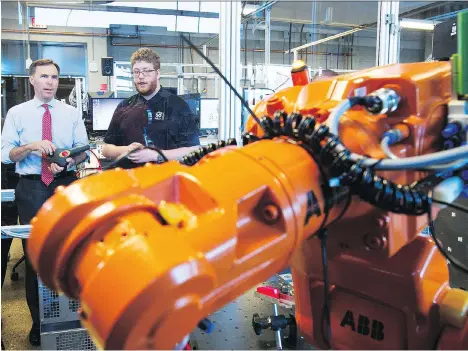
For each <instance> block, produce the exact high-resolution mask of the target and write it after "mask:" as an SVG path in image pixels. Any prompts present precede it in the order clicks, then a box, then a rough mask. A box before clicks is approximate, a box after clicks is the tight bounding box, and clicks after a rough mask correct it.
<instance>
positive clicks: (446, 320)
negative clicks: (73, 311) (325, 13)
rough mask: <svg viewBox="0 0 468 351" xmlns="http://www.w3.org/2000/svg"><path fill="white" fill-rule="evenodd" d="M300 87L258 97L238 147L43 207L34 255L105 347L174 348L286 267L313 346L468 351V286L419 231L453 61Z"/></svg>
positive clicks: (78, 185)
mask: <svg viewBox="0 0 468 351" xmlns="http://www.w3.org/2000/svg"><path fill="white" fill-rule="evenodd" d="M293 72H294V73H293V74H304V73H301V72H303V71H301V70H300V69H298V68H297V67H295V70H293ZM295 84H296V85H295V86H293V87H291V88H288V89H285V90H283V91H280V92H277V93H276V94H274V95H272V96H270V97H269V98H268V99H267V100H264V101H262V102H260V103H259V104H258V105H257V106H256V108H255V110H254V112H255V115H257V116H259V117H260V116H261V117H263V116H266V117H264V118H262V119H261V120H260V124H258V123H257V122H255V121H254V120H253V119H252V121H250V122H249V123H248V125H247V129H248V132H250V133H251V134H249V135H247V136H246V137H245V139H244V145H243V146H242V147H240V146H236V145H224V144H222V145H221V144H220V145H218V146H210V147H207V148H204V149H203V150H202V151H200V152H199V153H198V154H197V153H194V154H192V155H191V156H190V157H189V158H186V159H185V161H184V162H182V163H185V164H181V163H180V162H175V161H171V162H167V163H165V164H162V165H150V164H147V165H146V166H144V167H141V168H136V169H132V170H121V169H116V170H111V171H106V172H103V173H101V174H97V175H93V176H90V177H87V178H83V179H80V180H78V181H76V182H75V183H73V184H72V185H70V186H69V187H67V188H60V189H58V190H57V192H56V194H55V195H54V196H53V197H52V198H51V199H49V200H48V201H47V202H46V203H45V204H44V206H43V207H42V209H41V210H40V211H39V213H38V214H37V216H36V218H35V219H34V220H33V222H32V225H33V230H32V232H31V236H30V238H29V243H28V254H29V255H30V258H31V261H32V263H33V265H34V267H35V269H36V270H37V272H38V273H39V274H40V276H41V279H42V280H43V282H44V283H45V284H46V285H47V286H48V287H50V288H51V289H54V290H57V291H61V292H63V293H65V294H66V295H67V296H69V297H71V298H74V299H79V300H81V303H82V310H81V312H80V313H81V319H82V323H83V324H84V325H85V326H86V328H87V329H88V330H89V331H90V333H91V335H92V336H93V338H94V340H95V342H96V344H97V346H98V347H100V348H105V349H171V348H174V347H175V345H176V344H178V343H179V342H180V341H181V340H182V339H183V338H184V336H186V335H187V334H189V333H190V332H191V331H192V330H193V329H194V328H195V327H196V326H197V325H198V323H199V322H200V321H201V320H203V319H204V318H205V317H206V316H208V315H209V314H210V313H212V312H214V311H216V310H218V309H219V308H221V307H222V306H223V305H225V304H226V303H228V302H230V301H232V300H234V299H235V298H237V297H238V296H239V295H241V294H242V293H244V292H245V291H247V290H248V289H250V288H252V287H253V286H255V285H257V284H258V283H259V282H262V281H264V280H266V279H267V278H268V277H270V276H272V275H273V274H275V273H276V272H278V271H280V270H282V269H283V268H285V267H288V266H289V267H291V271H292V275H293V280H294V287H295V303H296V314H295V318H296V323H297V326H298V328H299V329H300V331H301V333H302V335H303V336H304V337H305V339H306V340H307V341H308V342H310V343H311V344H312V345H315V346H316V347H318V348H334V349H468V317H467V310H468V292H466V291H464V290H462V289H458V288H453V287H450V286H449V273H448V268H447V262H446V259H445V258H444V256H443V254H442V252H441V251H440V250H439V249H438V247H437V246H436V243H435V242H434V240H433V239H432V238H431V237H430V236H426V235H421V234H420V232H421V229H422V228H424V227H425V226H426V225H427V222H428V219H427V213H428V212H429V211H430V209H429V208H430V206H431V198H430V196H429V195H427V194H428V192H427V191H426V190H427V189H425V188H424V186H425V184H424V182H422V180H423V179H424V177H425V176H426V175H427V174H428V173H427V172H428V171H430V169H431V167H440V164H437V165H436V161H434V157H432V156H430V155H432V154H434V155H442V154H441V153H440V152H439V151H440V149H441V145H440V144H441V139H440V138H441V137H440V135H441V132H442V130H443V129H444V128H445V127H446V117H447V105H448V104H449V102H450V101H451V100H452V99H453V96H452V68H451V64H450V63H449V62H431V63H413V64H396V65H390V66H385V67H378V68H373V69H368V70H365V71H360V72H357V73H352V74H347V75H344V76H339V77H333V78H330V79H326V80H321V81H317V82H312V83H309V82H308V80H307V79H297V77H296V79H295ZM278 111H283V112H282V113H280V112H278ZM383 136H386V137H388V138H394V139H392V141H394V142H395V144H394V145H393V146H392V147H391V151H392V153H393V154H394V155H395V158H394V159H391V158H387V156H386V155H385V153H384V151H383V150H382V147H381V142H382V137H383ZM228 144H229V143H228ZM231 144H234V143H233V142H232V143H231ZM220 146H224V147H220ZM210 148H211V149H210ZM462 148H463V147H461V148H460V149H462ZM465 148H466V147H465ZM454 150H455V149H454ZM464 152H465V154H464V155H465V157H466V150H465V151H464ZM423 155H426V156H427V155H429V156H427V158H426V159H424V158H421V157H424V156H423ZM443 155H444V162H445V164H449V163H450V162H454V161H456V157H455V156H453V155H454V151H453V150H451V151H450V150H449V151H445V154H443ZM202 156H204V157H202ZM459 158H460V157H459V156H458V159H459ZM375 160H380V161H378V162H375ZM401 160H405V162H407V167H406V168H404V167H403V166H404V165H403V166H402V165H401V162H402V161H401ZM423 161H426V163H424V165H423V166H421V164H422V163H423ZM418 162H419V163H418ZM403 163H404V162H403ZM442 168H443V167H442ZM434 169H436V168H434ZM418 181H420V182H418ZM415 182H416V183H415ZM410 185H411V186H410ZM462 234H463V235H464V237H465V238H467V237H466V233H462ZM325 239H327V240H326V248H327V250H326V251H325V250H324V248H325ZM467 240H468V238H467ZM325 253H326V255H327V257H325V258H324V257H323V255H324V254H325ZM324 264H325V265H326V267H324ZM324 274H325V276H324ZM324 277H325V278H324ZM325 294H326V296H324V295H325Z"/></svg>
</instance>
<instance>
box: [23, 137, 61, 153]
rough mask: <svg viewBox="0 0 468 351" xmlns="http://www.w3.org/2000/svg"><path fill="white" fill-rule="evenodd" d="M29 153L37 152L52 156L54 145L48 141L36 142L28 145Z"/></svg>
mask: <svg viewBox="0 0 468 351" xmlns="http://www.w3.org/2000/svg"><path fill="white" fill-rule="evenodd" d="M29 145H30V148H31V151H39V152H40V153H41V154H46V155H52V154H53V153H54V152H55V149H56V147H55V145H54V144H52V142H51V141H49V140H41V141H36V142H34V143H31V144H29Z"/></svg>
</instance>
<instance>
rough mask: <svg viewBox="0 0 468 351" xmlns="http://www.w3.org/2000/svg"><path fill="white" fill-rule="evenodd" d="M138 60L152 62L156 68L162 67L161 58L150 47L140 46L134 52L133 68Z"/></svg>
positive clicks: (131, 60)
mask: <svg viewBox="0 0 468 351" xmlns="http://www.w3.org/2000/svg"><path fill="white" fill-rule="evenodd" d="M138 61H145V62H148V63H152V64H153V66H154V69H155V70H158V69H159V68H160V67H161V58H160V57H159V55H158V54H157V53H155V52H154V51H153V50H151V49H150V48H140V49H138V50H137V51H135V52H134V53H133V54H132V57H130V62H131V64H132V68H133V65H134V64H135V63H136V62H138Z"/></svg>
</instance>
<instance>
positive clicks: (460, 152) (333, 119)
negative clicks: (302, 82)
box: [329, 96, 468, 170]
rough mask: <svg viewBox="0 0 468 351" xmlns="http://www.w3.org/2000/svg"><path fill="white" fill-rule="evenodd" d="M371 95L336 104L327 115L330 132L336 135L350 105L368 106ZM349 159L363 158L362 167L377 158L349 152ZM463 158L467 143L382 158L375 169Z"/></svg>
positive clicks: (423, 166) (396, 168)
mask: <svg viewBox="0 0 468 351" xmlns="http://www.w3.org/2000/svg"><path fill="white" fill-rule="evenodd" d="M374 102H375V101H372V97H369V96H366V97H352V98H349V99H346V100H343V101H342V102H341V103H339V104H338V106H337V107H336V108H335V109H334V110H333V111H332V113H331V114H330V116H329V121H330V132H331V134H334V135H338V126H339V121H340V118H341V116H342V115H343V114H344V113H345V112H346V111H348V110H349V109H350V108H351V107H353V106H355V105H363V106H369V104H372V103H374ZM344 150H345V148H344V146H343V147H341V146H339V147H338V149H337V150H336V151H337V152H341V151H344ZM350 158H351V160H353V161H354V162H357V161H359V160H362V159H363V160H364V161H363V163H362V166H363V167H369V166H371V165H372V164H374V163H375V162H377V161H378V160H376V159H374V158H370V157H365V156H362V155H358V154H355V153H351V154H350ZM463 158H468V145H465V146H460V147H457V148H454V149H451V150H444V151H439V152H436V153H432V154H428V155H422V156H413V157H405V158H398V159H396V160H393V159H392V160H383V161H382V162H380V164H379V165H378V167H377V169H379V170H402V169H416V168H427V167H428V166H433V165H440V164H447V163H449V162H452V161H456V160H460V159H463Z"/></svg>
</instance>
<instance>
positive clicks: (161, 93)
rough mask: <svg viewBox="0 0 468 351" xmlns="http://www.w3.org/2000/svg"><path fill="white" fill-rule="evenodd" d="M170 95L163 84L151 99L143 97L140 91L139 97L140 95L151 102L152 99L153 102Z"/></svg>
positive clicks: (142, 98)
mask: <svg viewBox="0 0 468 351" xmlns="http://www.w3.org/2000/svg"><path fill="white" fill-rule="evenodd" d="M168 96H169V94H168V92H167V91H166V90H163V87H162V85H161V86H160V88H159V91H158V92H157V93H156V95H154V96H153V97H152V98H151V99H149V100H146V99H145V98H144V97H143V95H141V94H140V93H138V97H139V98H140V99H141V100H143V101H145V102H150V101H151V102H152V103H158V102H159V101H160V100H161V99H162V98H166V97H168Z"/></svg>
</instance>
